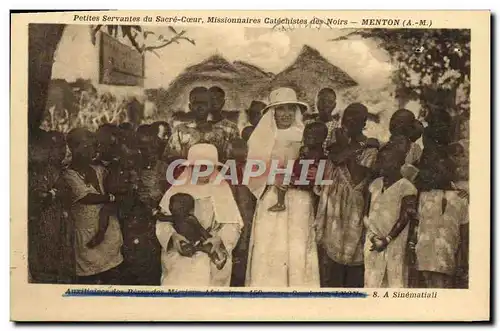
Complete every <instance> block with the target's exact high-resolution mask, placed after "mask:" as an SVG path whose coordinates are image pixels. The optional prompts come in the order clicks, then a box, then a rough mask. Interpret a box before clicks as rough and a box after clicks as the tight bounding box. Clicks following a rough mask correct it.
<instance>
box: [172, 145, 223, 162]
mask: <svg viewBox="0 0 500 331" xmlns="http://www.w3.org/2000/svg"><path fill="white" fill-rule="evenodd" d="M218 155H219V153H218V152H217V148H216V147H215V146H214V145H212V144H196V145H193V146H191V148H190V149H189V151H188V156H187V160H186V161H184V162H183V163H182V165H183V166H190V165H195V164H208V165H213V166H223V165H224V164H223V163H220V162H219V157H218Z"/></svg>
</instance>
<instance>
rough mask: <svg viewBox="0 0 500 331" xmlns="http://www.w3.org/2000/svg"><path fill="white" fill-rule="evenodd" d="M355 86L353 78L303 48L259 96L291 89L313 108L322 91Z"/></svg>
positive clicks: (307, 47)
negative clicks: (280, 88) (318, 94)
mask: <svg viewBox="0 0 500 331" xmlns="http://www.w3.org/2000/svg"><path fill="white" fill-rule="evenodd" d="M356 85H358V84H357V82H356V81H354V79H353V78H351V77H350V76H349V75H348V74H347V73H345V72H344V71H342V70H341V69H340V68H338V67H336V66H335V65H333V64H331V63H330V62H329V61H328V60H327V59H325V58H324V57H323V56H322V55H321V54H320V53H319V52H318V51H317V50H316V49H314V48H312V47H310V46H308V45H304V46H303V47H302V50H301V51H300V53H299V55H298V56H297V59H296V60H295V61H294V62H293V63H292V64H291V65H290V66H289V67H287V68H286V69H285V70H283V71H282V72H280V73H279V74H277V75H276V76H275V77H274V78H273V79H272V80H271V81H270V82H269V83H268V84H266V85H265V86H263V88H262V89H261V91H260V94H259V95H260V97H261V98H266V97H267V96H268V95H269V93H270V92H271V91H272V90H273V89H275V88H279V87H290V88H293V89H294V90H295V91H296V92H297V94H298V97H299V98H300V99H301V100H303V101H305V102H307V103H308V104H309V105H310V106H311V107H313V106H314V103H315V98H316V93H317V92H318V91H319V90H320V89H321V88H324V87H331V88H333V89H334V90H336V91H338V90H343V89H347V88H349V87H353V86H356Z"/></svg>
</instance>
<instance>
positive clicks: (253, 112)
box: [246, 100, 266, 126]
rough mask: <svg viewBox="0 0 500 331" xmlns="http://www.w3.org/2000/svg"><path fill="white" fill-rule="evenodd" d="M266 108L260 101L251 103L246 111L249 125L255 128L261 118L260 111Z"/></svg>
mask: <svg viewBox="0 0 500 331" xmlns="http://www.w3.org/2000/svg"><path fill="white" fill-rule="evenodd" d="M264 108H266V104H265V103H264V102H261V101H255V100H254V101H252V103H251V104H250V107H249V108H248V109H247V110H246V113H247V117H248V122H250V124H251V125H253V126H257V124H259V121H260V119H261V117H262V110H264Z"/></svg>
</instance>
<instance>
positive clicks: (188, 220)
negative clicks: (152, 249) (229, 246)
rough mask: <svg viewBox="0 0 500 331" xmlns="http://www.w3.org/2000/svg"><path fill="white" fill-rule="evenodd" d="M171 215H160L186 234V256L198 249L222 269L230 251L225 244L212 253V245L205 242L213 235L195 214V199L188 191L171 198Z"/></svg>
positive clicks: (178, 231)
mask: <svg viewBox="0 0 500 331" xmlns="http://www.w3.org/2000/svg"><path fill="white" fill-rule="evenodd" d="M169 208H170V212H171V214H172V215H171V216H163V217H162V216H159V217H158V219H159V220H161V221H169V222H172V223H173V226H174V229H175V231H177V233H178V234H180V235H181V236H184V237H185V238H186V239H187V240H188V242H183V243H182V244H181V247H182V250H183V253H184V255H185V256H188V257H190V256H193V255H194V254H195V253H196V252H197V251H201V252H204V253H207V254H208V255H209V256H210V260H211V261H212V262H213V263H214V264H215V265H216V266H217V269H219V270H221V269H222V268H224V265H225V264H226V262H227V258H228V253H227V251H226V249H225V248H224V244H222V245H221V247H220V249H218V250H216V251H214V252H213V253H211V250H212V245H211V244H204V242H205V241H206V240H207V239H209V238H211V237H212V235H211V234H210V233H209V232H208V231H207V230H206V229H205V228H204V227H203V226H201V224H200V223H199V222H198V219H197V218H196V216H194V199H193V197H192V196H191V195H189V194H186V193H177V194H174V195H173V196H172V197H171V198H170V207H169Z"/></svg>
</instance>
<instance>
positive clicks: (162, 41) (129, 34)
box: [90, 25, 196, 57]
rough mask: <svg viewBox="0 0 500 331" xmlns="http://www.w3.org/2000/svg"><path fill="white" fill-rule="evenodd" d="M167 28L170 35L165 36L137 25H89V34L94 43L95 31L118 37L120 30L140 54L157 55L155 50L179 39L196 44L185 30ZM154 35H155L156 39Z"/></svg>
mask: <svg viewBox="0 0 500 331" xmlns="http://www.w3.org/2000/svg"><path fill="white" fill-rule="evenodd" d="M168 29H169V31H170V32H171V33H172V36H171V37H166V36H164V35H158V36H157V35H156V34H155V33H154V32H152V31H147V30H144V29H143V28H142V27H141V26H139V25H95V26H91V27H90V35H91V40H92V44H93V45H95V42H96V36H97V32H99V31H105V32H107V33H108V34H109V35H110V36H112V37H114V38H116V39H118V38H119V35H120V32H121V37H122V38H124V39H126V40H128V41H129V42H130V44H131V45H132V46H133V47H134V48H135V49H136V50H138V51H139V52H140V53H141V54H144V53H145V52H151V53H153V54H155V55H156V56H158V57H160V56H159V55H158V53H157V52H156V51H155V50H157V49H160V48H164V47H166V46H168V45H170V44H172V43H177V44H178V43H179V42H180V41H181V40H185V41H187V42H189V43H191V44H193V45H196V42H195V41H194V40H193V39H191V38H188V37H186V36H185V34H186V30H182V31H180V32H179V31H177V30H176V29H175V28H173V27H172V26H169V27H168ZM154 37H156V39H155V38H154ZM151 39H153V41H151Z"/></svg>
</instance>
